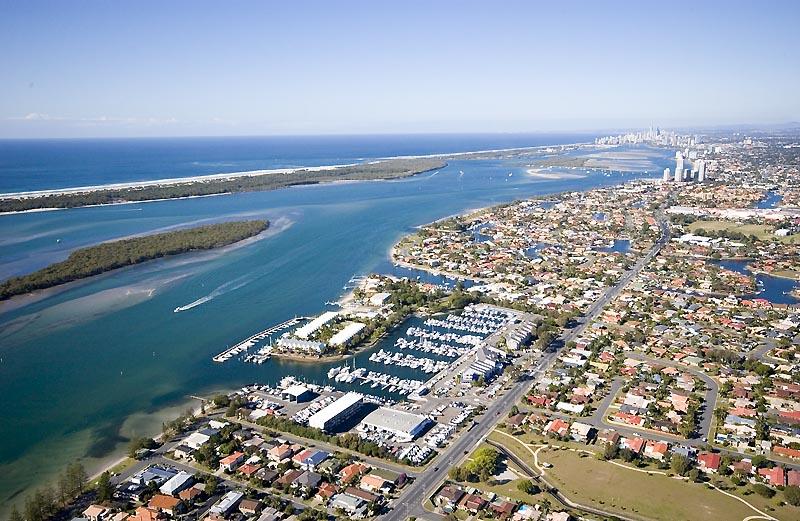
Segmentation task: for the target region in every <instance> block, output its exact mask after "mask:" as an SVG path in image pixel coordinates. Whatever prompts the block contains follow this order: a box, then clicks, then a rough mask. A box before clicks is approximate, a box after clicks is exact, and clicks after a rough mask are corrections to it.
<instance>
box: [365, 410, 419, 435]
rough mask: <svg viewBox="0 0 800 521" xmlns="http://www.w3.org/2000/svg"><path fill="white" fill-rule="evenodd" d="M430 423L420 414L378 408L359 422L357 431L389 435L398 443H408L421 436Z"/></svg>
mask: <svg viewBox="0 0 800 521" xmlns="http://www.w3.org/2000/svg"><path fill="white" fill-rule="evenodd" d="M430 423H431V420H430V419H429V418H427V417H425V416H422V415H421V414H414V413H410V412H406V411H400V410H397V409H390V408H389V407H378V408H377V409H375V410H374V411H372V412H371V413H369V414H368V415H367V417H366V418H364V419H363V420H361V423H359V424H358V430H360V431H361V432H381V433H389V434H391V435H393V436H394V438H395V439H396V440H397V441H399V442H408V441H412V440H414V439H415V438H416V437H417V436H419V435H420V434H422V431H424V430H425V428H426V427H427V426H428V425H429V424H430Z"/></svg>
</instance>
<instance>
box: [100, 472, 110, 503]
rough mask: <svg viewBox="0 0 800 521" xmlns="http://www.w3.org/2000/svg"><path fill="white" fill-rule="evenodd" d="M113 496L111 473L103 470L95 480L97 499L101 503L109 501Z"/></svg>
mask: <svg viewBox="0 0 800 521" xmlns="http://www.w3.org/2000/svg"><path fill="white" fill-rule="evenodd" d="M113 496H114V486H113V485H112V484H111V474H109V473H108V471H105V472H103V473H102V474H100V477H99V478H98V480H97V500H98V501H100V502H101V503H103V502H105V501H110V500H111V498H112V497H113Z"/></svg>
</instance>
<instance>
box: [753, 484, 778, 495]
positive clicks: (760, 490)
mask: <svg viewBox="0 0 800 521" xmlns="http://www.w3.org/2000/svg"><path fill="white" fill-rule="evenodd" d="M753 492H755V493H756V494H758V495H759V496H762V497H766V498H771V497H772V496H774V495H775V491H774V490H773V489H771V488H769V487H768V486H766V485H765V484H763V483H755V484H753Z"/></svg>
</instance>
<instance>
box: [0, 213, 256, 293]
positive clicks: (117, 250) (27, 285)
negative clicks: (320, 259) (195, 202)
mask: <svg viewBox="0 0 800 521" xmlns="http://www.w3.org/2000/svg"><path fill="white" fill-rule="evenodd" d="M268 227H269V222H268V221H264V220H253V221H235V222H224V223H218V224H210V225H206V226H197V227H194V228H188V229H184V230H176V231H172V232H166V233H157V234H153V235H145V236H142V237H133V238H130V239H122V240H118V241H112V242H104V243H102V244H97V245H95V246H89V247H87V248H81V249H79V250H75V251H74V252H72V253H71V254H70V256H69V257H68V258H67V259H66V260H64V261H62V262H57V263H55V264H51V265H50V266H47V267H46V268H43V269H41V270H39V271H35V272H33V273H30V274H28V275H22V276H20V277H14V278H11V279H8V280H6V281H5V282H3V283H0V300H5V299H8V298H11V297H13V296H15V295H22V294H25V293H28V292H31V291H34V290H37V289H45V288H50V287H53V286H57V285H59V284H64V283H66V282H71V281H74V280H78V279H82V278H86V277H91V276H92V275H98V274H100V273H103V272H106V271H111V270H114V269H117V268H122V267H124V266H131V265H133V264H139V263H141V262H145V261H148V260H153V259H157V258H160V257H166V256H168V255H177V254H179V253H186V252H190V251H198V250H211V249H214V248H219V247H222V246H227V245H229V244H233V243H235V242H238V241H241V240H243V239H247V238H248V237H253V236H255V235H258V234H259V233H261V232H263V231H264V230H266V229H267V228H268Z"/></svg>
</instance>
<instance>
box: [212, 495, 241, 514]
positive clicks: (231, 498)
mask: <svg viewBox="0 0 800 521" xmlns="http://www.w3.org/2000/svg"><path fill="white" fill-rule="evenodd" d="M243 497H244V494H242V493H241V492H238V491H236V490H231V491H230V492H228V493H227V494H225V495H224V496H222V499H220V500H219V501H217V502H216V503H214V506H212V507H211V508H210V509H208V511H209V512H210V513H212V514H221V515H223V516H224V515H227V514H228V513H229V512H230V511H231V510H233V509H234V508H236V505H238V504H239V501H241V500H242V498H243Z"/></svg>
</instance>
